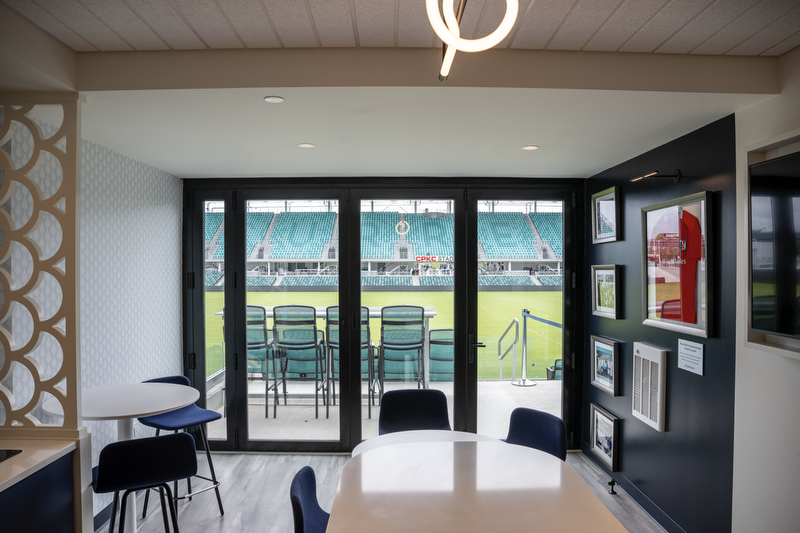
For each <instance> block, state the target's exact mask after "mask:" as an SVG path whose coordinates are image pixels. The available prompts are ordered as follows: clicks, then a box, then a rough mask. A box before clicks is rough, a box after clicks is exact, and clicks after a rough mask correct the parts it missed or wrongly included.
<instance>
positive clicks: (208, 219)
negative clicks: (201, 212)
mask: <svg viewBox="0 0 800 533" xmlns="http://www.w3.org/2000/svg"><path fill="white" fill-rule="evenodd" d="M223 218H225V213H206V214H205V240H206V242H207V243H210V242H211V239H213V238H214V234H215V233H217V230H218V229H219V225H220V224H222V219H223Z"/></svg>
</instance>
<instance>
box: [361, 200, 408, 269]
mask: <svg viewBox="0 0 800 533" xmlns="http://www.w3.org/2000/svg"><path fill="white" fill-rule="evenodd" d="M399 221H400V216H399V215H398V213H397V212H379V213H373V212H364V213H361V257H362V258H363V259H392V258H393V257H394V245H395V243H397V242H399V241H400V238H399V235H398V233H397V231H396V229H395V227H396V226H397V224H398V223H399Z"/></svg>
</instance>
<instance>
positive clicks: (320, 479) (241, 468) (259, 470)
mask: <svg viewBox="0 0 800 533" xmlns="http://www.w3.org/2000/svg"><path fill="white" fill-rule="evenodd" d="M213 457H214V466H215V468H216V471H217V475H218V477H219V479H220V482H221V489H222V499H223V504H224V506H225V516H224V517H220V515H219V509H218V507H217V502H216V499H215V497H214V494H213V492H211V491H209V492H205V493H203V494H200V495H198V496H196V497H195V498H194V499H193V501H191V502H186V501H185V500H182V501H181V502H179V505H178V513H179V524H180V529H181V531H182V532H183V533H199V532H204V533H233V532H237V533H239V532H245V533H292V531H293V522H292V512H291V506H290V503H289V486H290V484H291V481H292V478H293V477H294V474H295V473H296V472H297V471H298V470H299V469H300V468H302V467H303V466H306V465H310V466H311V467H313V468H314V471H315V473H316V476H317V494H318V497H319V501H320V505H321V506H322V507H323V509H325V510H330V508H331V504H332V502H333V497H334V494H335V493H336V486H337V484H338V482H339V473H340V472H341V469H342V466H343V465H344V463H345V462H346V461H347V460H348V459H349V456H346V455H279V454H265V453H247V454H242V453H215V454H213ZM198 461H199V462H200V469H201V473H202V472H204V471H206V465H205V458H204V456H201V455H198ZM567 462H568V463H569V464H570V465H571V466H572V467H573V468H574V469H575V471H576V472H577V473H578V474H579V475H580V476H581V477H582V478H583V479H584V481H586V483H587V484H588V485H589V486H590V487H591V489H592V490H593V491H594V492H595V494H597V496H598V497H599V498H600V499H601V500H602V501H603V503H604V504H605V505H606V507H608V508H609V509H610V510H611V512H612V513H613V514H614V515H615V516H616V517H617V518H618V519H619V520H620V522H621V523H622V524H623V525H624V526H625V528H626V529H627V530H628V531H630V532H632V533H640V532H641V533H662V532H663V529H662V528H661V527H659V526H658V524H656V523H655V522H654V521H653V520H652V519H651V518H650V517H649V516H648V515H647V514H646V513H645V512H644V511H643V510H642V509H641V508H640V507H639V506H638V505H637V504H636V503H634V502H633V501H632V500H631V499H630V498H629V497H628V495H627V494H625V493H624V492H623V491H622V490H620V489H619V488H617V493H618V494H617V495H610V494H608V486H607V483H608V481H609V478H608V476H606V474H605V473H603V472H602V471H601V470H599V469H598V468H596V467H595V466H594V465H593V464H592V463H591V462H590V461H589V460H588V459H587V458H586V457H585V456H584V455H583V454H582V453H580V452H570V453H569V454H568V456H567ZM181 490H184V488H181ZM137 500H138V503H139V505H140V506H141V504H142V502H143V500H144V498H138V499H137ZM156 501H157V498H156ZM150 505H151V508H150V510H149V511H148V516H147V518H146V519H145V520H141V519H140V520H139V531H140V532H141V533H156V532H161V531H163V530H164V529H163V522H162V519H161V513H160V510H159V507H158V505H155V506H154V505H153V502H151V504H150ZM139 516H140V517H141V511H140V512H139ZM535 521H536V519H535V517H532V519H531V523H530V528H526V529H530V530H534V529H535ZM100 531H101V532H102V533H106V531H107V526H106V527H103V528H102V529H101V530H100Z"/></svg>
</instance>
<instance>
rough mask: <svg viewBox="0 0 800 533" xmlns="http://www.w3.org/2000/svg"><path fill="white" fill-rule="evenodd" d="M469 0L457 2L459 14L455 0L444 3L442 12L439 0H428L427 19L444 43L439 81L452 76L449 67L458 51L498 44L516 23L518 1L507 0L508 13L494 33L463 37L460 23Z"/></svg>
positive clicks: (481, 49) (483, 48)
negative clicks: (471, 37)
mask: <svg viewBox="0 0 800 533" xmlns="http://www.w3.org/2000/svg"><path fill="white" fill-rule="evenodd" d="M466 5H467V0H460V1H459V3H458V13H456V11H455V7H454V6H453V0H444V1H443V2H442V11H441V12H440V11H439V0H426V1H425V7H426V10H427V12H428V20H429V21H430V23H431V27H432V28H433V31H434V32H435V33H436V35H438V36H439V38H440V39H441V40H442V42H443V43H444V55H443V57H442V68H441V69H440V71H439V81H446V80H447V77H448V76H449V75H450V67H452V65H453V59H454V58H455V55H456V50H461V51H462V52H482V51H484V50H488V49H489V48H491V47H493V46H495V45H496V44H498V43H499V42H500V41H502V40H503V39H505V38H506V36H507V35H508V34H509V32H511V28H513V27H514V24H515V23H516V22H517V14H518V13H519V0H506V14H505V16H504V17H503V20H502V21H501V22H500V25H499V26H498V27H497V29H496V30H494V31H493V32H492V33H490V34H489V35H487V36H485V37H481V38H479V39H463V38H462V37H461V30H460V28H459V23H460V22H461V17H462V16H463V15H464V8H465V7H466Z"/></svg>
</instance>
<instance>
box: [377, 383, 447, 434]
mask: <svg viewBox="0 0 800 533" xmlns="http://www.w3.org/2000/svg"><path fill="white" fill-rule="evenodd" d="M415 429H442V430H448V431H449V430H450V419H449V418H448V417H447V397H446V396H445V395H444V393H443V392H442V391H440V390H436V389H401V390H392V391H386V394H384V395H383V400H382V401H381V410H380V414H379V415H378V434H379V435H384V434H386V433H394V432H396V431H411V430H415Z"/></svg>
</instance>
